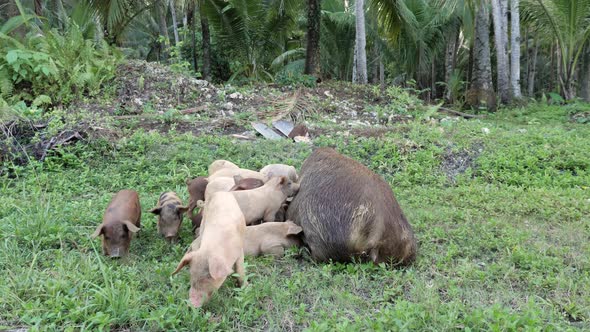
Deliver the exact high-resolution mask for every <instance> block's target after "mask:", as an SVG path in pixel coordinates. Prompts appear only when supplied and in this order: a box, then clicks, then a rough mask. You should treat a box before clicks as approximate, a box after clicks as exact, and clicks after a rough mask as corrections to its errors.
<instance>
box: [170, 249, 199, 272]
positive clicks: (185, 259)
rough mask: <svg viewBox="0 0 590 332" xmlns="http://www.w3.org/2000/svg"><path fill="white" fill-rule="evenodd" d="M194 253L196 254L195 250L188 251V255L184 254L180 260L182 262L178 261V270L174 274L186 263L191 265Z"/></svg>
mask: <svg viewBox="0 0 590 332" xmlns="http://www.w3.org/2000/svg"><path fill="white" fill-rule="evenodd" d="M193 254H194V252H189V253H186V255H184V257H182V259H181V260H180V263H178V266H177V267H176V270H174V272H172V275H175V274H177V273H178V272H179V271H180V270H182V268H183V267H185V266H186V265H190V263H191V261H192V259H193Z"/></svg>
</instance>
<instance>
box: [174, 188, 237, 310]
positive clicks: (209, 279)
mask: <svg viewBox="0 0 590 332" xmlns="http://www.w3.org/2000/svg"><path fill="white" fill-rule="evenodd" d="M203 218H204V219H205V220H206V223H205V224H206V225H203V226H202V227H201V235H200V236H199V239H200V246H199V248H198V249H197V250H195V251H192V252H188V253H187V254H185V255H184V257H183V258H182V260H181V261H180V263H179V264H178V267H177V268H176V270H175V271H174V272H173V273H172V275H174V274H176V273H178V272H179V271H180V270H181V269H182V268H183V267H184V266H186V265H188V266H189V269H190V279H191V281H190V283H191V287H190V291H189V299H190V302H191V304H192V305H193V306H195V307H197V308H198V307H201V306H202V305H203V304H205V303H206V302H207V301H208V300H209V299H210V298H211V296H212V295H213V292H215V291H216V290H217V289H219V287H221V285H222V284H223V282H224V281H225V279H226V278H227V277H228V276H229V275H231V274H232V273H233V272H234V271H235V272H236V273H237V274H238V283H239V284H240V285H241V286H245V285H246V281H245V276H246V275H245V271H244V233H245V232H246V224H245V220H244V215H243V214H242V212H241V210H240V206H239V205H238V202H237V201H236V199H235V198H234V196H233V195H232V194H231V193H228V192H218V193H215V194H214V195H213V196H212V197H211V198H210V199H209V200H208V201H207V203H206V205H205V207H204V210H203Z"/></svg>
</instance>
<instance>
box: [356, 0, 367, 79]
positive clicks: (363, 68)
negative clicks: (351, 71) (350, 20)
mask: <svg viewBox="0 0 590 332" xmlns="http://www.w3.org/2000/svg"><path fill="white" fill-rule="evenodd" d="M364 4H365V0H356V1H355V4H354V5H355V17H356V37H355V43H354V47H355V52H354V55H355V57H356V61H355V65H356V76H355V79H354V83H360V84H366V83H367V51H366V50H365V47H366V45H367V39H366V37H367V36H366V34H365V8H364Z"/></svg>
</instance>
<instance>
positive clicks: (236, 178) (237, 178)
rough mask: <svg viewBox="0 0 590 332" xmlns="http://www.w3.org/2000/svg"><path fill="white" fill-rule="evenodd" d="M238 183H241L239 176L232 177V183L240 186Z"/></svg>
mask: <svg viewBox="0 0 590 332" xmlns="http://www.w3.org/2000/svg"><path fill="white" fill-rule="evenodd" d="M240 181H242V176H241V175H234V183H235V184H240Z"/></svg>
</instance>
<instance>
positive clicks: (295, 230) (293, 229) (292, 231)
mask: <svg viewBox="0 0 590 332" xmlns="http://www.w3.org/2000/svg"><path fill="white" fill-rule="evenodd" d="M289 223H290V225H289V227H288V228H287V235H297V234H299V233H301V232H303V228H301V226H299V225H295V224H294V223H292V222H289Z"/></svg>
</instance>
